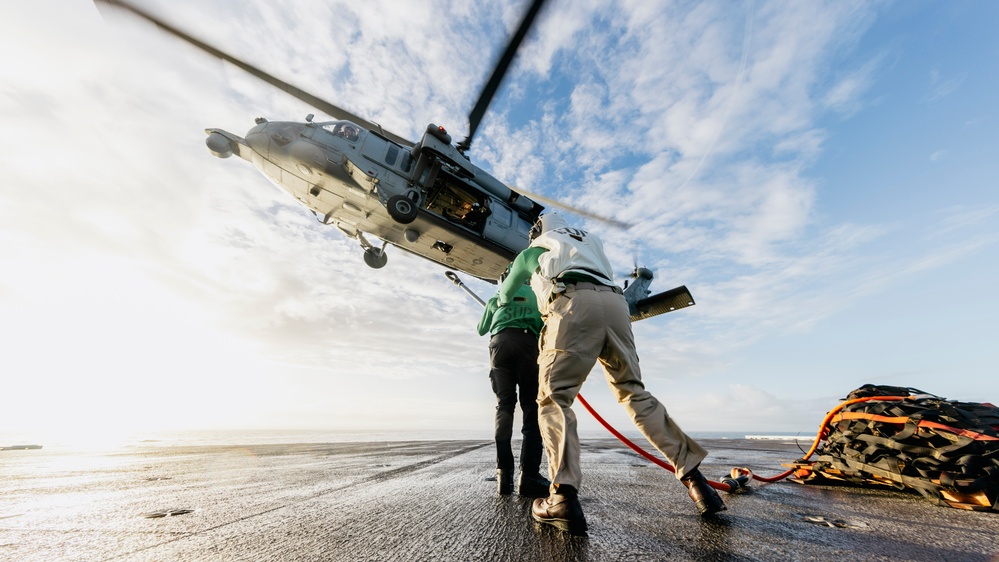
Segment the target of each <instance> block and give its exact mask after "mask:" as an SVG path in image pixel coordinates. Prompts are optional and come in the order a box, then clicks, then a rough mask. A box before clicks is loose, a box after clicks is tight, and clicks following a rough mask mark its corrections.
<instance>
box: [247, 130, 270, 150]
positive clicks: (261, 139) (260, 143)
mask: <svg viewBox="0 0 999 562" xmlns="http://www.w3.org/2000/svg"><path fill="white" fill-rule="evenodd" d="M244 140H246V144H247V145H248V146H249V147H250V148H251V149H253V151H254V152H257V153H259V154H264V155H267V154H270V144H271V139H270V137H268V136H267V133H265V132H264V130H263V127H262V126H260V125H257V126H256V127H254V128H252V129H250V130H249V132H247V133H246V137H245V139H244Z"/></svg>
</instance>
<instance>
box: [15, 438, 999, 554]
mask: <svg viewBox="0 0 999 562" xmlns="http://www.w3.org/2000/svg"><path fill="white" fill-rule="evenodd" d="M701 442H702V443H703V444H705V445H706V446H707V448H708V449H709V451H711V456H709V457H708V459H707V460H706V461H705V463H704V464H703V466H702V468H703V469H704V471H705V473H706V474H708V475H709V476H712V477H716V476H720V475H721V474H724V473H726V472H728V470H729V469H730V468H731V467H732V466H746V467H749V468H751V469H752V470H754V471H755V472H757V473H759V474H763V475H767V474H774V473H777V472H779V471H780V470H782V468H781V467H780V463H782V462H789V461H792V460H794V459H796V458H798V457H800V456H801V452H800V451H799V449H798V447H797V446H796V445H794V444H793V443H781V442H769V441H768V442H755V441H752V442H751V441H743V440H702V441H701ZM582 455H583V459H582V460H583V471H584V478H585V480H584V485H583V489H582V491H581V501H582V504H583V509H584V511H585V512H586V517H587V520H588V523H589V529H590V530H589V533H588V535H587V536H586V537H569V536H566V535H563V534H562V533H559V532H557V531H555V530H553V529H551V528H548V527H542V526H539V525H537V524H536V523H534V522H533V521H532V520H531V518H530V515H529V505H530V504H529V501H528V500H525V499H521V498H518V497H516V496H512V497H510V496H508V497H500V496H497V495H496V493H495V469H494V454H493V450H492V444H491V443H490V442H488V441H409V442H383V443H332V444H300V445H252V446H229V447H217V446H200V447H179V446H174V447H154V446H150V447H142V448H131V449H129V450H127V452H118V453H101V454H90V455H81V454H77V453H72V454H71V453H63V452H59V451H50V450H44V449H43V450H26V451H4V452H3V453H0V560H5V561H12V562H15V561H26V562H27V561H45V562H50V561H61V560H67V561H69V560H80V561H103V560H123V561H145V560H150V561H151V560H211V561H216V560H218V561H227V560H254V561H258V560H281V561H286V560H289V561H290V560H309V561H315V560H350V561H355V560H470V561H471V560H474V561H487V560H488V561H492V560H539V561H545V560H595V561H596V560H608V561H611V560H614V561H617V560H838V561H840V560H841V561H847V560H858V561H860V560H863V561H868V560H914V561H927V562H929V561H939V560H947V561H964V560H968V561H979V560H980V561H986V560H997V559H999V539H997V538H996V537H997V536H999V513H977V512H967V511H960V510H956V509H948V508H942V507H937V506H934V505H932V504H930V503H929V502H927V501H926V500H924V499H922V498H921V497H920V496H918V495H914V494H907V493H902V492H894V491H881V490H870V489H857V488H840V487H810V486H801V485H798V484H794V483H790V482H781V483H777V484H761V483H759V482H754V483H753V484H752V485H751V491H750V492H748V493H744V494H738V495H723V497H724V499H725V501H726V503H727V504H728V506H729V509H728V511H726V512H724V513H723V514H722V515H721V516H719V517H717V518H716V519H713V520H702V519H701V518H700V517H698V516H697V514H696V512H695V510H694V507H693V505H692V503H691V502H690V500H689V499H688V498H687V497H686V494H685V490H684V489H683V487H682V486H681V485H680V484H679V483H678V482H677V481H676V480H675V479H674V478H673V476H672V475H671V474H669V473H667V472H665V471H663V470H662V469H661V468H658V467H656V466H654V465H651V464H650V463H648V461H646V460H644V459H642V458H641V457H639V456H638V455H636V454H635V453H633V452H631V451H630V450H628V449H626V448H625V447H624V446H623V445H621V444H620V443H618V442H617V441H614V440H611V439H606V440H604V439H599V440H594V439H589V440H585V441H584V442H583V453H582Z"/></svg>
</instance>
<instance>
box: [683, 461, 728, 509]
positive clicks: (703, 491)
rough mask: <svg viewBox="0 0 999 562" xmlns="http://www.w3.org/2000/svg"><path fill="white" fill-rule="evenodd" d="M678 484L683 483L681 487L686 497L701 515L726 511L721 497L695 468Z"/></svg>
mask: <svg viewBox="0 0 999 562" xmlns="http://www.w3.org/2000/svg"><path fill="white" fill-rule="evenodd" d="M680 482H683V485H684V486H686V487H687V495H688V496H690V499H692V500H694V503H695V504H697V509H698V511H700V512H701V515H704V516H707V515H712V514H714V513H718V512H719V511H724V510H725V509H727V508H726V507H725V502H723V501H722V499H721V496H719V495H718V492H716V491H715V489H714V488H712V487H711V484H708V480H707V478H705V477H704V475H703V474H701V471H700V470H698V468H697V467H694V470H691V471H690V472H688V473H687V475H686V476H684V477H683V478H681V479H680Z"/></svg>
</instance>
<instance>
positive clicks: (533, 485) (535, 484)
mask: <svg viewBox="0 0 999 562" xmlns="http://www.w3.org/2000/svg"><path fill="white" fill-rule="evenodd" d="M551 485H552V483H551V482H549V481H548V479H547V478H545V477H544V476H541V475H540V474H538V473H536V472H535V473H533V474H532V473H529V472H524V471H523V470H521V471H520V482H519V483H518V484H517V493H518V494H520V495H521V496H524V497H528V498H544V497H547V496H548V489H549V488H550V487H551Z"/></svg>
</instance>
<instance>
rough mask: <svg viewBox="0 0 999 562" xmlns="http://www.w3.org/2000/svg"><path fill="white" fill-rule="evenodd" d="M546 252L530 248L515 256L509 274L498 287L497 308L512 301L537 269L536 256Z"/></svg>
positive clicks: (545, 250)
mask: <svg viewBox="0 0 999 562" xmlns="http://www.w3.org/2000/svg"><path fill="white" fill-rule="evenodd" d="M547 251H548V249H547V248H542V247H540V246H531V247H530V248H527V249H526V250H524V251H523V252H521V253H519V254H517V257H516V258H515V259H514V260H513V264H512V265H511V266H510V274H509V275H507V276H506V280H505V281H503V285H502V286H500V290H499V303H498V304H499V306H506V305H507V304H508V303H510V302H511V301H513V296H514V295H516V294H517V289H519V288H520V287H521V285H523V284H524V283H526V282H527V280H528V279H530V278H531V275H532V274H533V273H534V272H535V271H536V270H537V269H538V256H540V255H541V254H543V253H545V252H547Z"/></svg>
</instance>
